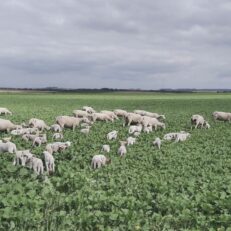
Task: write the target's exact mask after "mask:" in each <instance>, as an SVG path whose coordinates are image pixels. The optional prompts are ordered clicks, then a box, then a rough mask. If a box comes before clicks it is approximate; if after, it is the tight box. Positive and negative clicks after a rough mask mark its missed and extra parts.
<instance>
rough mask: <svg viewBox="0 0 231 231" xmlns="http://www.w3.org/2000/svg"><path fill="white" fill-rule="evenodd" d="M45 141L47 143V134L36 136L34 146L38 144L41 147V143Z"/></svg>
mask: <svg viewBox="0 0 231 231" xmlns="http://www.w3.org/2000/svg"><path fill="white" fill-rule="evenodd" d="M45 143H47V135H46V134H44V135H43V136H38V137H35V139H34V140H33V146H35V145H38V146H39V147H40V146H41V144H45Z"/></svg>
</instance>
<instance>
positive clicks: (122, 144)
mask: <svg viewBox="0 0 231 231" xmlns="http://www.w3.org/2000/svg"><path fill="white" fill-rule="evenodd" d="M126 144H127V141H120V147H119V149H118V152H117V153H118V154H119V155H120V156H121V157H123V156H125V155H126V154H127V149H126V146H125V145H126Z"/></svg>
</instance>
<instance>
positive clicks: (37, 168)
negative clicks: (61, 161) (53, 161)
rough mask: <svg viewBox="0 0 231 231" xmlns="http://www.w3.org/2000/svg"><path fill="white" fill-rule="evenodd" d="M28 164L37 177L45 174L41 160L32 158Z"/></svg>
mask: <svg viewBox="0 0 231 231" xmlns="http://www.w3.org/2000/svg"><path fill="white" fill-rule="evenodd" d="M27 164H28V166H29V168H30V169H31V168H32V169H33V170H34V172H35V173H36V174H37V175H40V174H43V173H44V166H43V162H42V160H41V159H39V158H37V157H35V156H32V157H31V158H29V159H28V161H27Z"/></svg>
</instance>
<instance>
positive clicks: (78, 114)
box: [73, 110, 89, 118]
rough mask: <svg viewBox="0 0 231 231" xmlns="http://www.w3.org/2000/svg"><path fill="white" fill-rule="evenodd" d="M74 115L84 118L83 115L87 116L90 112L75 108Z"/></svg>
mask: <svg viewBox="0 0 231 231" xmlns="http://www.w3.org/2000/svg"><path fill="white" fill-rule="evenodd" d="M73 115H74V116H75V117H79V118H82V117H87V116H88V115H89V114H88V112H86V111H82V110H74V111H73Z"/></svg>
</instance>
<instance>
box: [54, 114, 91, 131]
mask: <svg viewBox="0 0 231 231" xmlns="http://www.w3.org/2000/svg"><path fill="white" fill-rule="evenodd" d="M81 122H89V119H88V118H76V117H73V116H58V117H56V123H57V124H59V125H60V127H61V128H72V129H73V131H74V130H75V128H76V127H77V126H79V124H80V123H81Z"/></svg>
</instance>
